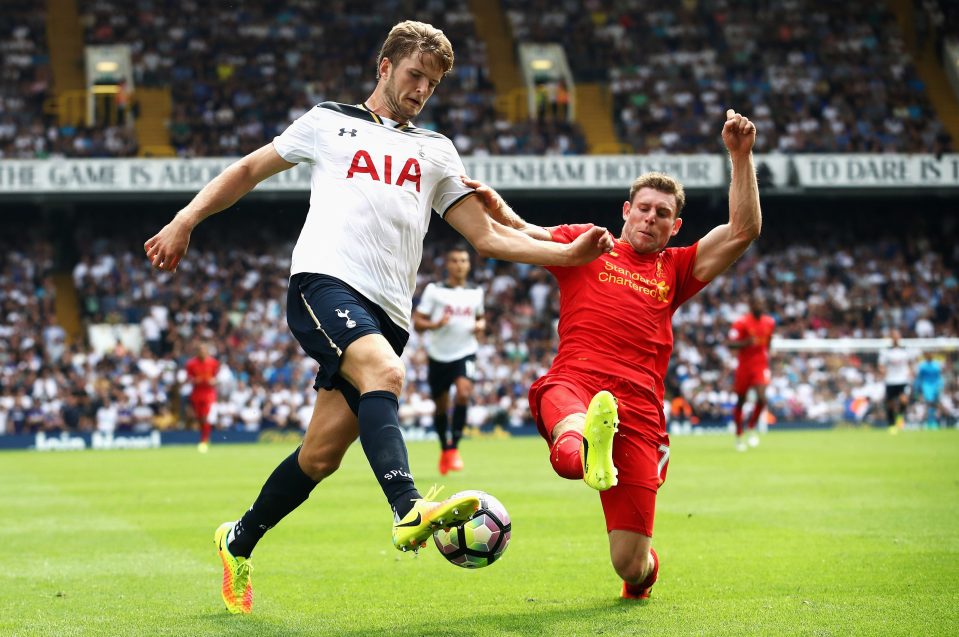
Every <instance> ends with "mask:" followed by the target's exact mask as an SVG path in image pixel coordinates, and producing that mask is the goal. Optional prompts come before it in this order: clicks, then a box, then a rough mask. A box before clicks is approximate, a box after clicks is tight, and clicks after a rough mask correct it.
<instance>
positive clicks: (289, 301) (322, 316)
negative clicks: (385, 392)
mask: <svg viewBox="0 0 959 637" xmlns="http://www.w3.org/2000/svg"><path fill="white" fill-rule="evenodd" d="M286 322H287V324H288V325H289V326H290V331H291V332H293V336H295V337H296V340H297V341H299V343H300V347H302V348H303V351H305V352H306V353H307V354H309V355H310V356H311V357H312V358H313V359H314V360H315V361H316V362H318V363H319V364H320V371H319V372H317V374H316V382H315V383H314V384H313V389H316V390H320V389H338V390H340V391H342V392H343V396H344V397H346V400H347V402H348V403H349V404H350V408H351V409H353V411H354V413H355V412H356V411H357V406H358V404H359V393H358V392H357V390H356V388H355V387H353V386H352V385H350V384H349V383H348V382H347V381H346V379H345V378H343V377H342V376H340V374H339V370H340V358H341V357H342V356H343V352H345V351H346V348H347V347H349V345H350V343H352V342H353V341H355V340H356V339H358V338H360V337H361V336H366V335H367V334H381V335H383V337H384V338H386V340H387V341H388V342H389V344H390V346H391V347H392V348H393V351H394V352H396V355H397V356H399V355H400V354H402V353H403V348H404V347H406V342H407V341H408V340H409V338H410V335H409V332H407V331H406V330H404V329H403V328H401V327H399V326H398V325H396V323H394V322H393V321H392V320H390V318H389V317H388V316H387V315H386V312H384V311H383V309H382V308H381V307H380V306H378V305H376V304H375V303H373V302H372V301H370V300H369V299H367V298H366V297H365V296H363V295H362V294H360V293H359V292H357V291H356V290H354V289H353V288H352V287H350V286H349V285H347V284H346V283H344V282H343V281H341V280H340V279H337V278H336V277H332V276H327V275H325V274H313V273H310V272H301V273H299V274H294V275H293V276H292V277H290V289H289V293H288V294H287V298H286Z"/></svg>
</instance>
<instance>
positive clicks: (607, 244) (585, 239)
mask: <svg viewBox="0 0 959 637" xmlns="http://www.w3.org/2000/svg"><path fill="white" fill-rule="evenodd" d="M613 245H614V241H613V235H611V234H610V233H609V230H607V229H606V228H602V227H600V226H593V227H592V228H590V229H589V230H587V231H586V232H584V233H583V234H581V235H579V236H578V237H576V239H574V240H573V242H572V243H570V244H569V249H570V257H571V260H572V261H571V263H569V264H568V265H570V266H576V265H583V264H586V263H589V262H590V261H592V260H594V259H596V258H597V257H599V256H600V255H601V254H605V253H607V252H612V250H613Z"/></svg>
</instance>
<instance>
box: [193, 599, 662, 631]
mask: <svg viewBox="0 0 959 637" xmlns="http://www.w3.org/2000/svg"><path fill="white" fill-rule="evenodd" d="M648 605H649V602H647V601H634V600H621V599H610V600H609V601H607V602H599V603H593V604H591V605H575V602H571V603H570V604H562V605H560V604H559V603H557V602H555V601H549V602H540V601H537V600H527V606H526V607H525V608H524V609H523V611H522V612H511V613H488V612H484V613H482V614H477V615H472V614H470V610H469V602H468V601H467V600H466V599H464V606H462V607H459V608H456V609H454V610H452V612H451V615H450V616H449V617H446V618H438V617H437V618H432V619H426V620H422V618H420V619H418V620H414V621H413V622H412V623H410V622H409V619H410V618H411V617H416V616H417V614H418V613H417V610H416V608H415V605H412V606H411V607H409V608H404V609H397V613H396V624H395V625H393V626H384V625H383V624H382V622H381V621H380V622H377V625H375V626H369V625H367V626H363V625H354V626H353V627H352V628H344V626H343V624H342V622H335V623H331V622H329V621H327V620H326V619H325V618H323V617H320V616H318V617H317V618H316V622H315V623H312V624H306V623H304V621H305V620H304V617H303V616H302V615H299V614H298V616H296V617H295V618H290V620H289V623H287V622H283V621H281V620H278V619H277V618H275V617H267V616H258V615H257V614H256V613H254V614H253V615H250V616H239V615H229V614H220V613H215V614H213V613H205V614H201V615H197V616H196V617H195V619H196V620H198V621H206V622H208V623H209V625H210V627H211V628H214V629H215V630H216V633H217V634H218V635H227V636H232V635H236V636H238V637H239V636H241V635H242V636H243V637H260V636H263V637H300V636H303V637H305V636H307V635H309V636H310V637H314V636H323V635H337V636H338V637H384V636H391V635H395V636H397V637H438V636H447V635H450V636H452V635H455V636H456V637H486V636H489V635H537V636H538V635H563V636H566V635H583V634H589V635H626V634H629V635H641V634H643V631H642V621H643V614H642V613H636V611H640V610H641V609H643V607H645V606H648ZM291 624H299V625H291Z"/></svg>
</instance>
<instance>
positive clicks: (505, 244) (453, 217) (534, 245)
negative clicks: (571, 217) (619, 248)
mask: <svg viewBox="0 0 959 637" xmlns="http://www.w3.org/2000/svg"><path fill="white" fill-rule="evenodd" d="M444 219H446V221H447V222H448V223H449V224H450V225H451V226H453V228H454V229H455V230H456V231H457V232H459V233H460V234H461V235H463V237H465V238H466V240H467V241H469V242H470V245H472V246H473V248H474V249H475V250H476V251H477V252H478V253H479V254H480V256H482V257H485V258H493V259H503V260H504V261H515V262H517V263H530V264H532V265H557V266H575V265H583V264H584V263H589V262H590V261H592V260H593V259H595V258H596V257H598V256H599V255H601V254H603V253H604V252H609V251H610V250H612V249H613V237H612V235H611V234H609V232H608V231H607V230H606V228H601V227H599V226H594V227H592V228H590V229H589V230H587V231H586V232H584V233H583V234H581V235H580V236H578V237H577V238H576V239H575V240H574V241H573V242H572V243H556V242H553V241H542V240H539V239H534V238H533V237H531V236H529V235H528V234H526V233H524V232H521V231H519V230H516V229H515V228H512V227H510V226H505V225H503V224H501V223H498V222H496V221H494V220H493V219H492V218H491V217H490V216H489V215H488V214H487V212H486V206H485V205H484V204H483V202H482V200H481V199H480V197H466V198H465V199H463V200H462V201H461V202H460V203H459V204H458V205H456V206H455V207H454V208H452V209H451V210H449V211H447V213H446V216H445V217H444Z"/></svg>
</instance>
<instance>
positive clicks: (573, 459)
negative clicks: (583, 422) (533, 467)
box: [549, 430, 583, 480]
mask: <svg viewBox="0 0 959 637" xmlns="http://www.w3.org/2000/svg"><path fill="white" fill-rule="evenodd" d="M582 446H583V434H582V432H579V431H572V430H571V431H567V432H565V433H563V434H561V435H560V437H559V438H557V439H556V442H554V443H553V446H552V447H550V449H549V462H550V464H551V465H553V471H555V472H556V473H557V474H558V475H559V476H561V477H563V478H567V479H569V480H582V479H583V460H582V457H581V456H580V453H579V450H580V447H582Z"/></svg>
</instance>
